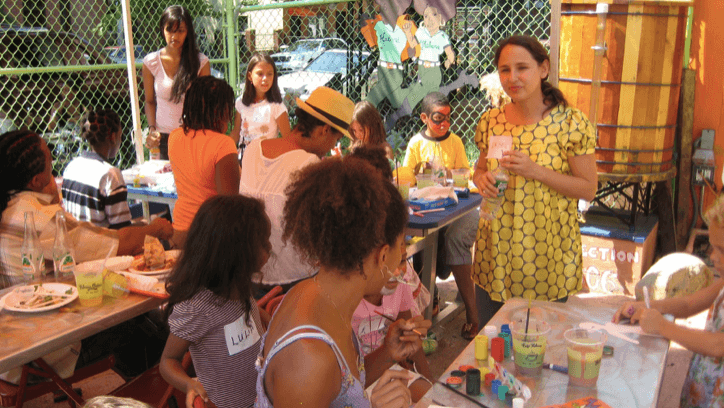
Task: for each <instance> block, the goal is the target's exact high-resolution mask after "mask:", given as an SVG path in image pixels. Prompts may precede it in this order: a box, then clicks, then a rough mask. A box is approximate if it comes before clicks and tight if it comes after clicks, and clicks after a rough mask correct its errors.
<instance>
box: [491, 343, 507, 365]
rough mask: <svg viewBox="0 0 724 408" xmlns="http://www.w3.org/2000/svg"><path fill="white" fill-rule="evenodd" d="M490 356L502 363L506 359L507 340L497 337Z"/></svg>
mask: <svg viewBox="0 0 724 408" xmlns="http://www.w3.org/2000/svg"><path fill="white" fill-rule="evenodd" d="M490 354H492V357H493V359H494V360H495V361H497V362H499V363H502V362H503V360H504V359H505V339H503V338H502V337H496V338H494V339H493V340H492V347H491V350H490Z"/></svg>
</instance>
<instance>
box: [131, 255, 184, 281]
mask: <svg viewBox="0 0 724 408" xmlns="http://www.w3.org/2000/svg"><path fill="white" fill-rule="evenodd" d="M179 255H181V250H180V249H172V250H170V251H166V259H169V258H170V259H173V260H174V261H176V260H177V259H178V257H179ZM139 259H140V262H143V256H141V258H138V257H137V259H134V260H133V265H131V267H130V268H128V272H131V273H137V274H139V275H149V276H155V275H165V274H167V273H169V272H171V269H173V265H172V266H170V267H168V268H163V269H156V270H154V271H142V270H138V269H136V268H134V265H138V263H137V262H139ZM174 265H175V262H174Z"/></svg>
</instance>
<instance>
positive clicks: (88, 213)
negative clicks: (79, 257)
mask: <svg viewBox="0 0 724 408" xmlns="http://www.w3.org/2000/svg"><path fill="white" fill-rule="evenodd" d="M122 133H123V129H121V121H120V119H119V117H118V114H117V113H116V112H114V111H112V110H101V109H97V110H91V111H89V112H88V113H87V114H86V115H85V119H84V120H83V128H82V131H81V134H80V137H81V138H82V139H83V140H85V141H87V142H88V144H89V145H90V148H91V149H90V150H89V151H85V152H82V153H81V154H80V156H78V157H76V158H75V159H73V161H71V162H70V163H69V164H68V167H66V169H65V171H64V172H63V187H62V190H61V192H62V194H63V206H64V207H65V210H66V211H68V212H69V213H71V214H72V215H73V216H74V217H75V218H76V219H78V221H88V222H92V223H93V224H95V225H98V226H100V227H107V228H111V229H119V228H122V227H126V226H129V225H131V211H130V209H129V207H128V201H127V200H128V190H127V189H126V183H125V181H124V180H123V174H121V171H120V170H119V169H118V168H117V167H114V166H113V165H112V164H111V163H110V161H111V160H112V159H113V158H114V157H115V156H116V154H117V153H118V149H120V147H121V139H122V137H123V136H122Z"/></svg>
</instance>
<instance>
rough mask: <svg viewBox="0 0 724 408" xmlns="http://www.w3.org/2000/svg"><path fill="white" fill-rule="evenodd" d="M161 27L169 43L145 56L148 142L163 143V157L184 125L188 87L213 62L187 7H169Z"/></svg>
mask: <svg viewBox="0 0 724 408" xmlns="http://www.w3.org/2000/svg"><path fill="white" fill-rule="evenodd" d="M158 29H159V32H160V34H161V36H162V37H163V38H164V40H165V41H166V46H165V47H163V48H161V49H160V50H158V51H155V52H152V53H150V54H148V55H146V57H145V58H143V90H144V95H145V100H146V103H145V106H144V109H145V112H146V119H147V120H148V130H149V133H148V137H147V138H146V146H148V147H149V148H151V147H156V146H158V147H160V150H161V159H163V160H168V138H169V134H170V133H171V131H173V130H174V129H176V128H177V127H179V126H181V111H182V110H183V104H184V95H185V94H186V90H187V89H188V87H189V85H190V84H191V81H193V80H194V79H195V78H197V77H201V76H206V75H211V65H210V64H209V58H208V57H207V56H206V55H204V54H202V53H200V52H199V49H198V47H197V45H196V32H195V31H194V24H193V17H191V13H189V11H188V10H187V9H186V8H185V7H183V6H179V5H175V6H169V7H168V8H166V10H164V11H163V14H162V15H161V20H160V21H159V24H158Z"/></svg>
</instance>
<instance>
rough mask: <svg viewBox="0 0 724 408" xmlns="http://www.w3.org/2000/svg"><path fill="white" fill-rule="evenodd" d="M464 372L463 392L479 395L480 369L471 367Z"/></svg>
mask: <svg viewBox="0 0 724 408" xmlns="http://www.w3.org/2000/svg"><path fill="white" fill-rule="evenodd" d="M466 373H467V377H466V380H465V381H466V382H465V392H466V393H467V394H468V395H480V370H478V369H477V368H471V369H469V370H468V371H467V372H466Z"/></svg>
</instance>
